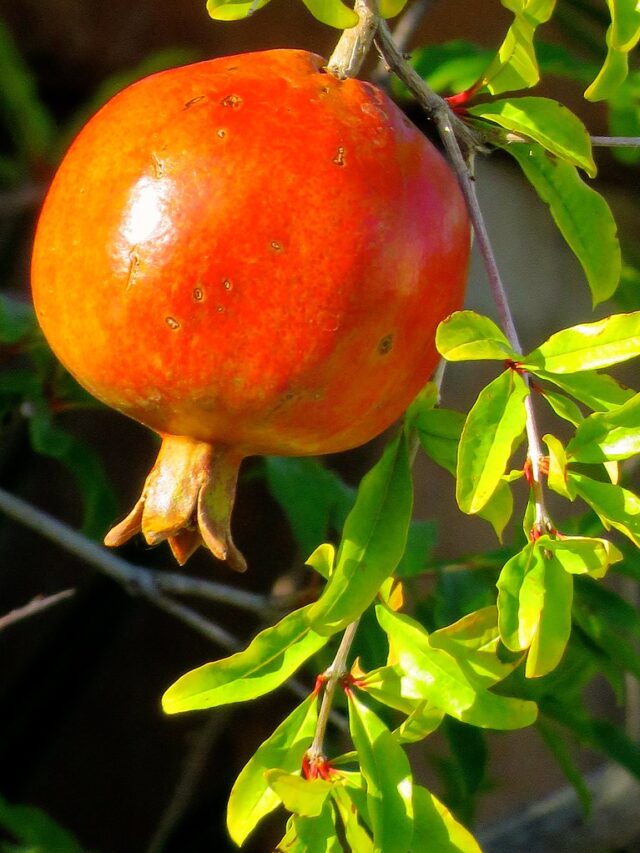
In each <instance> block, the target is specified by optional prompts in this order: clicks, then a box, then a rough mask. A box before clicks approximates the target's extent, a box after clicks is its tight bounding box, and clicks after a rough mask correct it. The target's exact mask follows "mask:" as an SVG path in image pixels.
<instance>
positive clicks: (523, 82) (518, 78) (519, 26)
mask: <svg viewBox="0 0 640 853" xmlns="http://www.w3.org/2000/svg"><path fill="white" fill-rule="evenodd" d="M501 1H502V5H503V6H506V7H507V9H510V10H511V11H512V12H513V13H514V15H515V20H514V22H513V24H512V25H511V26H510V27H509V30H508V31H507V35H506V36H505V39H504V41H503V42H502V44H501V45H500V48H499V49H498V53H497V54H496V56H495V58H494V60H493V61H492V62H491V64H490V65H489V67H488V68H487V70H486V71H485V73H484V75H483V84H484V85H485V86H486V87H487V88H488V89H489V91H490V92H491V94H492V95H499V94H501V93H502V92H509V91H515V90H517V89H523V88H529V87H531V86H535V84H536V83H537V82H538V80H539V79H540V72H539V70H538V63H537V60H536V54H535V49H534V46H533V40H534V36H535V32H536V29H537V27H538V26H539V25H540V24H544V23H545V22H546V21H548V20H549V18H550V17H551V15H552V13H553V8H554V6H555V0H501Z"/></svg>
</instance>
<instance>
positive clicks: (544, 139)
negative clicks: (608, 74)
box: [467, 97, 597, 178]
mask: <svg viewBox="0 0 640 853" xmlns="http://www.w3.org/2000/svg"><path fill="white" fill-rule="evenodd" d="M467 112H468V113H469V114H470V115H472V116H477V117H478V118H482V119H485V120H486V121H490V122H493V123H494V124H498V125H500V127H503V128H505V129H506V130H508V131H511V132H513V133H516V134H521V135H524V136H526V137H529V138H530V139H531V140H532V141H533V142H538V143H539V144H540V145H541V146H542V147H543V148H544V149H545V151H549V152H550V153H551V154H554V155H555V156H556V157H560V159H562V160H564V161H566V162H567V163H571V164H572V165H574V166H578V167H579V168H581V169H584V170H585V172H586V173H587V174H588V175H590V176H591V177H592V178H593V177H594V176H595V174H596V171H597V169H596V164H595V163H594V162H593V155H592V153H591V139H590V137H589V134H588V133H587V130H586V128H585V126H584V125H583V123H582V122H581V121H580V119H579V118H578V117H577V116H576V115H574V114H573V113H572V112H571V111H570V110H568V109H567V108H566V107H565V106H563V105H562V104H560V103H559V102H558V101H554V100H552V99H551V98H531V97H520V98H506V99H502V100H497V101H490V102H489V103H486V104H479V105H478V106H473V107H468V109H467Z"/></svg>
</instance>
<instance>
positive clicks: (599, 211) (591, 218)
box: [504, 143, 622, 369]
mask: <svg viewBox="0 0 640 853" xmlns="http://www.w3.org/2000/svg"><path fill="white" fill-rule="evenodd" d="M504 150H505V151H507V152H508V153H509V154H511V156H512V157H515V159H516V160H517V161H518V163H519V164H520V167H521V168H522V171H523V172H524V174H525V175H526V177H527V179H528V180H529V181H530V183H531V184H532V186H533V187H534V189H535V190H536V192H537V193H538V195H539V196H540V198H541V199H542V200H543V201H544V202H546V204H548V205H549V209H550V211H551V215H552V216H553V219H554V221H555V223H556V225H557V226H558V228H559V229H560V232H561V233H562V236H563V237H564V239H565V240H566V241H567V244H568V245H569V247H570V248H571V250H572V251H573V252H574V254H575V255H576V257H577V258H578V260H579V261H580V264H581V265H582V268H583V269H584V272H585V275H586V277H587V281H588V283H589V287H590V288H591V295H592V298H593V302H594V304H596V303H598V302H602V301H603V300H605V299H608V298H609V297H610V296H611V295H612V294H613V292H614V291H615V289H616V287H617V286H618V281H619V280H620V269H621V264H622V261H621V254H620V244H619V242H618V237H617V228H616V223H615V219H614V218H613V215H612V213H611V210H610V209H609V205H608V204H607V202H606V201H605V200H604V198H603V197H602V196H601V195H599V194H598V193H597V192H596V191H595V190H594V189H592V188H591V187H589V186H587V184H586V183H585V182H584V181H583V180H582V178H581V177H580V175H579V174H578V172H577V170H576V168H575V166H572V165H570V164H569V163H565V162H563V161H562V160H558V159H557V158H554V157H552V156H551V155H550V154H548V153H547V152H546V151H545V150H544V149H543V148H542V146H540V145H526V144H522V143H513V144H510V145H506V146H504ZM585 369H586V368H585Z"/></svg>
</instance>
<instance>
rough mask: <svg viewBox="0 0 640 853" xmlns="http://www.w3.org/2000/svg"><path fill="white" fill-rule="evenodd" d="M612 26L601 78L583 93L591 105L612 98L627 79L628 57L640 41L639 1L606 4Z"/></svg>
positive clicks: (616, 0) (608, 1)
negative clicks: (591, 102) (639, 40)
mask: <svg viewBox="0 0 640 853" xmlns="http://www.w3.org/2000/svg"><path fill="white" fill-rule="evenodd" d="M607 5H608V6H609V12H610V14H611V25H610V26H609V28H608V29H607V56H606V58H605V61H604V64H603V66H602V68H601V69H600V72H599V73H598V76H597V77H596V79H595V80H594V81H593V83H592V84H591V85H590V86H589V88H588V89H587V91H586V92H585V93H584V96H585V98H587V100H589V101H601V100H603V99H604V98H610V97H611V96H612V95H613V94H614V93H615V92H616V90H617V89H618V87H619V86H620V85H621V84H622V83H623V82H624V80H625V79H626V76H627V73H628V70H629V60H628V57H627V54H628V53H629V51H630V50H632V49H633V48H634V47H635V46H636V44H637V43H638V39H640V8H639V7H638V4H637V2H636V0H607Z"/></svg>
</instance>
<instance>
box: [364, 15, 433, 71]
mask: <svg viewBox="0 0 640 853" xmlns="http://www.w3.org/2000/svg"><path fill="white" fill-rule="evenodd" d="M432 3H433V0H414V2H413V3H410V4H409V5H408V6H407V7H406V9H405V10H404V12H403V14H402V17H401V18H400V20H399V21H398V23H397V24H396V26H395V29H394V31H393V41H394V43H395V45H396V47H397V48H398V50H400V51H402V52H404V51H405V50H407V48H408V47H409V44H410V42H411V37H412V36H413V34H414V32H415V31H416V29H417V28H418V27H419V26H420V22H421V21H422V19H423V18H424V16H425V14H426V13H427V10H428V9H429V6H431V5H432ZM387 77H388V72H387V66H386V64H385V62H384V59H383V58H381V59H380V62H379V63H378V65H377V67H376V70H375V71H374V72H373V74H372V75H371V81H372V82H373V83H375V84H376V85H383V84H384V83H385V81H386V80H387Z"/></svg>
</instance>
